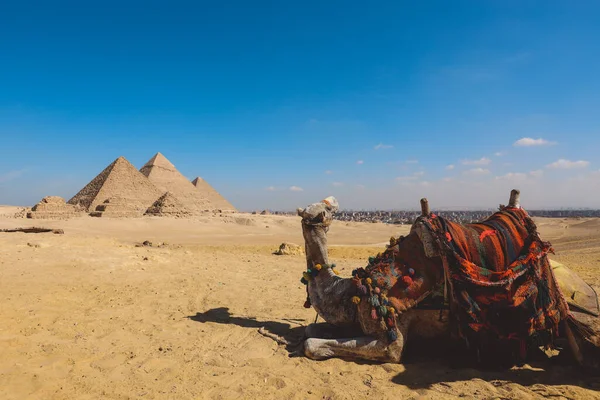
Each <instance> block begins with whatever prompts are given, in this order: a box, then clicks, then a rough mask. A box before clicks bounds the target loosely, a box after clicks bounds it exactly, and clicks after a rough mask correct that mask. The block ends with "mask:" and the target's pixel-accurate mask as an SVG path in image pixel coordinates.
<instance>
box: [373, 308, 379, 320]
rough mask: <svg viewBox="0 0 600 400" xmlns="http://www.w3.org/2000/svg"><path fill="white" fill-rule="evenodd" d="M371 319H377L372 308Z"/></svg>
mask: <svg viewBox="0 0 600 400" xmlns="http://www.w3.org/2000/svg"><path fill="white" fill-rule="evenodd" d="M371 318H372V319H377V318H378V317H377V311H376V310H375V309H374V308H371Z"/></svg>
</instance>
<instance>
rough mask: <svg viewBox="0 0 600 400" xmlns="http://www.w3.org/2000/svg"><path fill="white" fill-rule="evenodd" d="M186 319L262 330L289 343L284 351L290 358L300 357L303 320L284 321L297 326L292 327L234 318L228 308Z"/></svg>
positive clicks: (252, 319)
mask: <svg viewBox="0 0 600 400" xmlns="http://www.w3.org/2000/svg"><path fill="white" fill-rule="evenodd" d="M188 318H189V319H191V320H192V321H196V322H201V323H206V322H213V323H218V324H231V325H237V326H240V327H242V328H254V329H259V328H264V329H265V330H266V331H267V332H268V333H271V334H273V335H277V336H280V337H281V338H283V339H285V340H286V341H287V342H288V343H289V344H287V345H286V350H287V351H288V353H290V356H298V355H300V354H299V350H300V348H301V345H302V339H303V338H304V329H305V326H303V325H301V323H303V322H304V320H295V319H289V320H286V321H290V322H291V323H294V324H297V325H298V326H294V327H292V325H291V324H288V323H285V322H279V321H259V320H257V319H256V318H253V317H234V316H232V315H231V313H230V312H229V308H227V307H219V308H213V309H212V310H208V311H205V312H203V313H197V314H196V315H191V316H189V317H188Z"/></svg>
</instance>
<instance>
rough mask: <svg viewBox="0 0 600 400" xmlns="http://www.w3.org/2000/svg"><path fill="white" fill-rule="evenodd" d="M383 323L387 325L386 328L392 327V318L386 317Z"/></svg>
mask: <svg viewBox="0 0 600 400" xmlns="http://www.w3.org/2000/svg"><path fill="white" fill-rule="evenodd" d="M385 324H386V325H387V327H388V328H393V327H394V320H393V319H392V318H389V317H388V318H386V319H385Z"/></svg>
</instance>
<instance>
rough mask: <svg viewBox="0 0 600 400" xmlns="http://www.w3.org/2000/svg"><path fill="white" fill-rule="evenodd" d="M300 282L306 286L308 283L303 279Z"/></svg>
mask: <svg viewBox="0 0 600 400" xmlns="http://www.w3.org/2000/svg"><path fill="white" fill-rule="evenodd" d="M300 282H302V284H303V285H308V281H307V280H306V279H304V277H302V278H301V279H300Z"/></svg>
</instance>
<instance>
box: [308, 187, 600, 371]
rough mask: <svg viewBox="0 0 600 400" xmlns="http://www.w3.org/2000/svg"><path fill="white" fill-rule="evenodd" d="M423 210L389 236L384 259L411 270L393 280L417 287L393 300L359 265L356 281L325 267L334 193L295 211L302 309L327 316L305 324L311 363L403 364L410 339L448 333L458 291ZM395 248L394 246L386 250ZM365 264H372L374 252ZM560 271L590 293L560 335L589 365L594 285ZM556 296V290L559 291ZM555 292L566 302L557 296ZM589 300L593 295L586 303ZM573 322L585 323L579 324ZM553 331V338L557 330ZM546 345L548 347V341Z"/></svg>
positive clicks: (515, 201)
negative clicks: (407, 227) (401, 233)
mask: <svg viewBox="0 0 600 400" xmlns="http://www.w3.org/2000/svg"><path fill="white" fill-rule="evenodd" d="M519 194H520V192H519V191H518V190H513V191H512V192H511V197H510V201H509V205H508V206H507V207H509V208H511V209H518V210H520V209H521V206H520V203H519ZM501 207H503V206H501ZM421 208H422V215H421V217H420V218H419V219H417V221H416V222H415V223H414V224H413V226H412V228H411V231H410V233H409V234H408V235H407V236H406V237H400V238H399V239H395V238H391V240H390V246H388V250H386V253H384V254H387V256H390V254H391V257H393V263H394V264H393V265H404V266H410V267H411V268H409V269H408V271H409V272H408V273H407V274H408V275H410V276H411V278H410V279H408V278H406V277H405V276H402V277H397V278H398V282H397V283H396V285H398V284H400V282H401V281H402V280H406V279H408V280H407V282H409V286H407V289H405V291H408V290H409V288H413V287H414V288H413V289H411V292H410V294H411V295H410V296H408V295H407V297H406V298H401V299H398V298H395V299H393V300H394V301H392V298H391V297H390V298H389V299H388V298H387V297H386V296H385V293H384V292H380V289H379V287H378V286H376V285H375V283H374V282H372V280H371V276H370V275H365V270H364V269H361V270H355V271H353V275H354V276H353V278H342V277H340V276H338V273H337V271H336V270H335V266H334V265H331V264H330V261H329V257H328V251H327V233H328V230H329V227H330V225H331V223H332V220H333V214H334V213H335V212H336V211H337V210H338V209H339V204H338V202H337V200H336V199H335V197H333V196H331V197H328V198H326V199H325V200H323V201H321V202H318V203H314V204H311V205H309V206H308V207H306V208H304V209H302V208H298V209H297V213H298V215H299V216H300V217H302V232H303V236H304V240H305V251H306V266H307V271H306V272H304V274H303V278H302V281H303V283H305V284H306V287H307V300H306V303H305V307H307V308H308V307H311V306H312V308H314V310H315V311H316V312H317V315H318V317H321V318H322V319H323V320H325V321H326V323H325V324H317V323H315V324H310V325H309V326H307V328H306V331H305V340H304V343H303V352H304V355H305V356H306V357H308V358H310V359H314V360H324V359H328V358H343V359H354V360H369V361H377V362H388V363H400V362H401V361H402V356H403V353H404V350H405V347H406V344H407V341H408V340H409V339H410V338H440V339H444V338H450V337H451V335H452V334H453V324H452V322H453V318H455V317H454V315H455V314H456V308H455V307H456V304H457V301H458V300H457V299H453V296H455V295H456V294H455V293H453V287H452V284H453V283H452V279H450V278H449V276H448V273H447V268H445V266H444V265H445V264H444V258H443V257H442V255H441V253H440V250H439V248H437V249H436V246H435V241H434V240H433V238H432V236H431V234H429V233H428V232H427V230H426V229H423V225H424V223H425V222H426V221H427V218H429V217H431V216H432V215H433V214H431V213H430V210H429V204H428V202H427V199H422V200H421ZM393 248H394V249H395V250H394V251H393V252H391V251H392V250H391V249H393ZM379 256H381V255H379ZM382 257H385V256H382ZM540 257H541V256H540ZM378 260H379V259H378ZM369 261H370V262H377V260H375V258H374V257H373V258H371V259H370V260H369ZM509 261H513V260H509ZM415 270H416V271H415ZM561 271H562V275H560V276H559V279H562V280H563V281H565V280H566V281H568V282H567V285H566V287H568V285H569V284H570V285H573V283H572V282H576V283H575V284H576V285H577V284H579V286H578V287H577V290H579V291H580V292H581V293H583V294H584V295H586V296H587V298H585V299H584V300H588V303H587V304H586V305H587V308H586V306H585V305H584V306H583V307H578V306H576V305H574V304H573V303H572V302H571V303H569V305H568V306H566V307H567V309H566V310H564V309H563V310H562V313H563V314H560V315H562V316H563V319H562V320H561V321H560V332H561V334H562V336H566V338H567V341H568V347H569V348H570V350H571V352H572V355H573V357H574V359H575V360H576V361H577V362H578V363H579V364H581V365H584V364H586V365H592V364H594V363H597V361H598V354H599V352H598V348H599V347H600V335H599V334H598V332H600V329H599V328H600V325H599V324H598V321H597V320H598V318H597V316H598V311H599V308H598V300H597V297H596V294H595V292H594V291H593V289H592V288H591V287H589V286H588V285H587V284H585V283H583V286H582V284H581V282H582V281H581V282H579V281H577V279H578V277H576V276H575V275H574V273H572V272H571V271H570V270H568V269H567V268H566V267H564V268H562V269H561ZM565 271H567V272H566V273H565ZM392 272H393V271H392ZM361 274H362V275H361ZM390 274H391V273H390V272H389V270H388V271H387V275H386V272H384V274H383V277H381V276H380V278H382V279H390V278H391V276H390ZM551 274H552V273H551ZM380 275H381V274H380ZM365 277H368V278H365ZM357 282H358V283H357ZM417 282H418V284H416V283H417ZM357 285H358V286H357ZM371 285H373V286H371ZM561 287H565V285H562V286H561ZM388 288H389V287H388ZM382 290H384V291H385V289H382ZM390 293H391V292H390ZM558 293H559V294H560V293H561V292H560V289H558ZM573 293H575V292H573ZM436 294H437V297H436ZM560 297H561V299H562V300H564V297H563V295H562V294H560ZM584 297H585V296H584ZM592 297H593V300H590V299H591V298H592ZM431 299H438V300H437V302H438V303H437V304H438V305H439V306H438V307H421V305H422V304H426V303H427V302H428V301H433V302H434V303H435V300H431ZM439 299H441V302H440V300H439ZM561 299H559V300H561ZM388 300H389V301H388ZM558 303H560V301H559V302H558ZM562 304H563V305H564V304H566V302H565V303H562ZM444 305H445V306H444ZM557 307H560V304H558V305H557ZM577 307H578V308H577ZM453 310H454V311H453ZM569 316H570V317H569ZM567 317H569V318H571V321H570V323H567V321H566V318H567ZM578 321H582V322H581V324H580V322H578ZM594 324H596V325H594ZM557 326H558V325H557ZM591 326H594V328H595V329H592V328H591ZM554 334H555V335H558V331H557V332H554ZM558 336H561V335H558ZM562 336H561V337H562ZM523 343H525V342H524V341H523V340H522V341H521V345H522V346H523ZM468 344H469V343H468ZM470 345H473V344H472V343H471V344H470ZM544 345H545V346H546V347H551V345H552V344H548V343H545V344H544ZM590 348H591V349H592V350H593V351H590ZM480 349H481V346H479V347H477V350H478V351H479V350H480ZM477 354H479V353H477Z"/></svg>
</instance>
